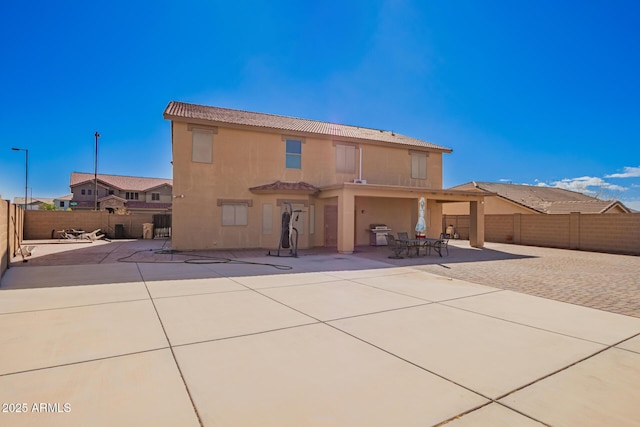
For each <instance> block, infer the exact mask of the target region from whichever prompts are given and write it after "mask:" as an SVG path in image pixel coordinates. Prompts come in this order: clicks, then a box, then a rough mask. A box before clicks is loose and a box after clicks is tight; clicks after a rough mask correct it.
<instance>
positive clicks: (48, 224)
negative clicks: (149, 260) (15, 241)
mask: <svg viewBox="0 0 640 427" xmlns="http://www.w3.org/2000/svg"><path fill="white" fill-rule="evenodd" d="M152 222H153V214H131V215H115V214H109V213H108V212H103V211H99V212H94V211H27V212H26V217H25V236H24V238H25V240H36V239H51V238H57V236H58V234H57V233H56V231H58V230H67V229H71V228H73V229H76V230H84V231H87V232H91V231H93V230H96V229H98V228H99V229H101V230H102V231H103V232H105V233H107V234H108V235H109V236H111V237H113V236H115V228H116V224H122V225H123V226H124V227H123V228H124V237H125V238H127V239H139V238H142V224H144V223H152Z"/></svg>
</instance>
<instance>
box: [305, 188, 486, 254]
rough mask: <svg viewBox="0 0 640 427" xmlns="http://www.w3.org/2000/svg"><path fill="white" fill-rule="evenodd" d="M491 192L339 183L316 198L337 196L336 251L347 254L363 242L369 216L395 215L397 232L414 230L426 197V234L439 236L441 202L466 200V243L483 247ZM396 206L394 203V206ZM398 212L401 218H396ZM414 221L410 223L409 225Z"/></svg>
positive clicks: (440, 229)
mask: <svg viewBox="0 0 640 427" xmlns="http://www.w3.org/2000/svg"><path fill="white" fill-rule="evenodd" d="M494 195H495V194H493V193H489V194H487V193H482V194H479V193H478V192H474V191H462V190H440V189H427V188H416V187H406V186H396V185H377V184H357V183H348V182H345V183H342V184H337V185H331V186H327V187H324V188H322V189H321V191H320V192H319V194H318V195H317V197H318V198H319V199H337V207H338V209H337V210H338V215H337V248H338V252H339V253H345V254H350V253H353V250H354V248H355V246H356V244H363V240H364V239H363V235H365V234H364V233H366V229H367V227H368V221H369V222H374V221H370V220H371V219H372V218H377V219H378V221H375V222H380V218H385V217H387V218H395V219H391V220H392V221H399V222H396V224H402V225H400V227H402V228H403V229H402V230H400V231H408V232H411V233H413V229H414V228H413V227H414V226H415V224H416V222H417V220H418V201H419V200H420V198H421V197H424V198H425V200H426V218H425V220H426V223H427V230H426V233H427V237H432V238H435V237H438V236H439V235H440V233H443V232H444V231H445V230H443V229H442V204H443V203H450V202H468V203H469V206H470V212H471V215H470V231H469V244H470V246H472V247H476V248H481V247H483V246H484V198H485V197H490V196H494ZM384 199H387V200H384ZM394 205H395V206H394ZM398 215H400V216H401V219H400V220H398V219H397V218H398ZM409 224H413V225H409Z"/></svg>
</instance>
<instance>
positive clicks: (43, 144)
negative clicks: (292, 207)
mask: <svg viewBox="0 0 640 427" xmlns="http://www.w3.org/2000/svg"><path fill="white" fill-rule="evenodd" d="M639 5H640V3H638V2H637V1H619V0H606V1H605V0H601V1H597V0H591V1H586V2H585V1H562V0H554V1H547V0H538V1H535V2H523V1H508V0H503V1H493V0H483V1H478V0H475V1H467V0H446V1H444V0H438V1H435V0H433V1H429V0H406V1H403V0H389V1H378V0H362V1H359V0H357V1H350V0H340V1H335V0H327V1H322V2H300V1H280V0H270V1H263V0H260V1H242V0H236V1H215V0H207V1H191V0H183V1H180V2H178V1H173V2H168V1H162V0H156V1H130V0H129V1H120V0H114V1H109V2H94V1H76V0H65V1H54V2H51V1H46V2H45V1H35V2H34V1H18V0H5V1H4V2H3V6H2V13H1V14H0V37H1V40H2V51H1V57H0V58H1V59H0V89H1V90H0V93H1V104H0V135H1V136H0V194H1V195H2V198H4V199H13V197H15V196H22V195H23V194H24V153H22V152H14V151H11V149H10V148H11V147H19V148H27V149H29V187H31V188H32V192H33V196H37V197H54V196H61V195H64V194H68V193H69V175H70V173H71V172H72V171H79V172H93V162H94V137H93V134H94V133H95V132H96V131H99V132H100V134H101V135H102V136H101V138H100V145H99V147H100V152H99V165H98V171H99V172H100V173H109V174H121V175H139V176H150V177H167V178H170V177H171V165H170V163H169V162H170V161H171V136H170V124H169V123H168V122H167V121H165V120H164V119H163V118H162V113H163V111H164V108H165V107H166V105H167V103H168V102H169V101H171V100H178V101H184V102H192V103H199V104H205V105H213V106H221V107H228V108H237V109H244V110H249V111H257V112H265V113H273V114H282V115H288V116H296V117H303V118H309V119H315V120H321V121H333V122H338V123H344V124H350V125H357V126H364V127H372V128H377V129H386V130H393V131H395V132H398V133H402V134H405V135H409V136H412V137H416V138H419V139H423V140H426V141H430V142H433V143H435V144H439V145H443V146H446V147H450V148H452V149H453V150H454V151H453V153H452V154H449V155H445V161H444V185H445V187H450V186H454V185H458V184H462V183H464V182H468V181H472V180H476V181H491V182H499V181H510V182H513V183H518V184H531V185H549V186H564V187H565V188H570V189H575V190H579V191H587V192H590V193H589V194H597V195H600V197H601V198H605V199H608V198H617V199H620V200H622V201H623V202H625V203H626V204H627V205H628V206H629V207H633V208H635V209H640V48H639V46H640V25H638V16H639V14H640V6H639ZM30 191H31V190H30Z"/></svg>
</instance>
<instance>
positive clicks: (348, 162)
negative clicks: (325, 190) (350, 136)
mask: <svg viewBox="0 0 640 427" xmlns="http://www.w3.org/2000/svg"><path fill="white" fill-rule="evenodd" d="M336 172H338V173H356V147H354V146H353V145H343V144H336Z"/></svg>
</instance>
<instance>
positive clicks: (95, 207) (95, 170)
mask: <svg viewBox="0 0 640 427" xmlns="http://www.w3.org/2000/svg"><path fill="white" fill-rule="evenodd" d="M93 136H95V137H96V157H95V164H94V168H93V180H94V184H95V185H94V188H93V210H95V211H97V210H98V138H100V134H99V133H98V132H97V131H96V133H95V135H93Z"/></svg>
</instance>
